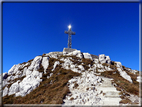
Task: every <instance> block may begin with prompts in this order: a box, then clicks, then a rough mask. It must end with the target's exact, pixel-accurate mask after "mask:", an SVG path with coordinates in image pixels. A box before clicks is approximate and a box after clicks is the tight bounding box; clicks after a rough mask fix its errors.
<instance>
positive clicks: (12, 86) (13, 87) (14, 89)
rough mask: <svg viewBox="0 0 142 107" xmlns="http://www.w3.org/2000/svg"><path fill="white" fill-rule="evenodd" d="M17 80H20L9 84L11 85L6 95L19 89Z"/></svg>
mask: <svg viewBox="0 0 142 107" xmlns="http://www.w3.org/2000/svg"><path fill="white" fill-rule="evenodd" d="M18 82H20V80H18V81H17V82H15V83H13V84H12V85H11V87H10V88H9V93H8V95H12V94H15V93H17V92H18V91H19V83H18Z"/></svg>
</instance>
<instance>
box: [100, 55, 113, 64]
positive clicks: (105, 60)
mask: <svg viewBox="0 0 142 107" xmlns="http://www.w3.org/2000/svg"><path fill="white" fill-rule="evenodd" d="M99 61H100V62H101V63H108V64H110V63H111V60H110V57H109V56H105V54H101V55H99Z"/></svg>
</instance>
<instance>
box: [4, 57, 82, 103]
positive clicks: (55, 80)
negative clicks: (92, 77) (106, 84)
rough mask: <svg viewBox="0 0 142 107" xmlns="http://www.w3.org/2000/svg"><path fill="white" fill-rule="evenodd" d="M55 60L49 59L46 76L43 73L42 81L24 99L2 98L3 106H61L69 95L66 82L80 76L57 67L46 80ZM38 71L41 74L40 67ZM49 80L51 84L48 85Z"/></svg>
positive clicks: (12, 96)
mask: <svg viewBox="0 0 142 107" xmlns="http://www.w3.org/2000/svg"><path fill="white" fill-rule="evenodd" d="M57 60H58V59H54V58H50V60H49V61H50V62H49V67H48V69H47V70H46V72H47V74H44V73H43V77H42V79H43V80H42V82H41V83H40V85H39V87H37V88H36V89H34V90H33V91H32V92H31V93H29V94H27V95H26V96H24V97H20V96H19V97H14V95H11V96H5V97H3V104H41V103H42V104H62V103H63V99H64V98H65V96H66V95H67V94H68V93H70V91H69V88H68V86H67V83H68V80H70V79H71V78H73V77H74V76H80V75H81V74H79V73H76V72H73V71H71V70H65V69H63V68H61V66H57V67H56V68H55V70H54V73H53V75H52V76H51V77H50V78H49V79H47V76H48V75H49V74H50V72H51V69H52V68H53V64H54V62H55V61H57ZM39 70H40V72H43V71H42V70H43V69H42V67H41V68H39ZM51 80H52V84H50V83H51Z"/></svg>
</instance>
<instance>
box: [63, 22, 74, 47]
mask: <svg viewBox="0 0 142 107" xmlns="http://www.w3.org/2000/svg"><path fill="white" fill-rule="evenodd" d="M68 28H69V29H68V31H65V33H66V34H68V48H71V45H72V39H71V35H75V32H73V31H71V25H69V26H68Z"/></svg>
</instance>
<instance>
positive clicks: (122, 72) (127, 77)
mask: <svg viewBox="0 0 142 107" xmlns="http://www.w3.org/2000/svg"><path fill="white" fill-rule="evenodd" d="M117 70H118V71H119V73H120V75H121V76H122V77H123V78H124V79H126V80H128V81H129V82H131V83H133V81H132V79H131V77H130V76H129V75H128V74H127V73H126V72H125V71H123V70H122V69H121V68H117Z"/></svg>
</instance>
